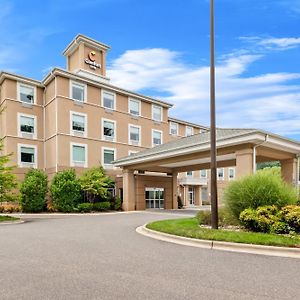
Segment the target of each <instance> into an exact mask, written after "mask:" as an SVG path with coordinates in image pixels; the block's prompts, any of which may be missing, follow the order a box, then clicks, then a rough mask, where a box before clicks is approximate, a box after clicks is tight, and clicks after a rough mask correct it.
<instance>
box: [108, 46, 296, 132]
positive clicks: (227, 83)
mask: <svg viewBox="0 0 300 300" xmlns="http://www.w3.org/2000/svg"><path fill="white" fill-rule="evenodd" d="M262 58H263V56H262V55H254V54H241V55H238V56H234V55H230V56H227V58H225V59H223V60H221V61H219V62H218V64H217V110H218V117H217V123H218V124H217V125H218V126H224V127H254V128H262V129H265V130H270V131H273V132H277V133H279V134H286V135H288V134H295V133H299V132H300V114H299V113H298V112H299V111H300V82H299V81H300V73H270V74H261V75H259V76H252V77H247V76H245V72H246V71H247V70H248V68H249V66H250V65H251V64H253V63H255V62H258V61H259V60H260V59H262ZM108 73H109V76H110V77H111V80H112V83H113V84H116V85H118V86H122V87H124V88H128V89H132V90H136V91H140V92H143V90H146V91H148V93H149V91H151V93H152V95H162V96H161V97H160V99H162V100H165V101H168V102H171V103H174V108H172V110H171V115H173V116H175V117H179V118H183V119H186V120H190V121H192V122H196V123H200V124H204V125H208V124H209V66H193V65H189V64H185V63H183V62H182V59H181V54H180V53H178V52H174V51H171V50H168V49H142V50H131V51H127V52H125V53H124V54H123V55H121V56H120V57H119V58H118V59H116V60H114V61H113V62H112V63H111V65H110V68H109V70H108Z"/></svg>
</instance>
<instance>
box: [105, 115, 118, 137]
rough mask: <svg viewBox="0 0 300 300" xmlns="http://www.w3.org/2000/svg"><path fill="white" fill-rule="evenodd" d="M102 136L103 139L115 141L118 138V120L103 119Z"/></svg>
mask: <svg viewBox="0 0 300 300" xmlns="http://www.w3.org/2000/svg"><path fill="white" fill-rule="evenodd" d="M102 136H103V139H105V140H109V141H115V138H116V122H115V121H111V120H105V119H102Z"/></svg>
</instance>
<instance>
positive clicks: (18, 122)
mask: <svg viewBox="0 0 300 300" xmlns="http://www.w3.org/2000/svg"><path fill="white" fill-rule="evenodd" d="M21 117H27V118H32V119H33V120H34V125H33V126H34V133H33V134H31V133H26V132H22V131H21V128H20V127H21ZM17 124H18V136H19V137H21V138H25V136H24V135H28V136H29V135H32V139H36V138H37V117H36V116H34V115H27V114H23V113H18V121H17Z"/></svg>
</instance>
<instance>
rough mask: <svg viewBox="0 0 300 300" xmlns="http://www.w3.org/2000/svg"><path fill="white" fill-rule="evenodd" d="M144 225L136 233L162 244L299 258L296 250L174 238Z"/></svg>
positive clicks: (299, 250) (174, 236) (298, 251)
mask: <svg viewBox="0 0 300 300" xmlns="http://www.w3.org/2000/svg"><path fill="white" fill-rule="evenodd" d="M146 225H147V224H145V225H143V226H140V227H138V228H136V232H137V233H139V234H142V235H144V236H147V237H150V238H153V239H157V240H160V241H164V242H169V243H174V244H178V245H183V246H190V247H197V248H205V249H210V250H219V251H230V252H239V253H248V254H258V255H268V256H279V257H288V258H300V249H298V248H285V247H274V246H261V245H251V244H240V243H229V242H219V241H211V240H198V239H193V238H187V237H182V236H176V235H172V234H168V233H163V232H158V231H154V230H151V229H148V228H146Z"/></svg>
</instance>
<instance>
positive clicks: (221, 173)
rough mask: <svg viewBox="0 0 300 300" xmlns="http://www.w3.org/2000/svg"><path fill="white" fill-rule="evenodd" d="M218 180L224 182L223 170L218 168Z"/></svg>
mask: <svg viewBox="0 0 300 300" xmlns="http://www.w3.org/2000/svg"><path fill="white" fill-rule="evenodd" d="M217 173H218V180H224V168H218V170H217Z"/></svg>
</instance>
